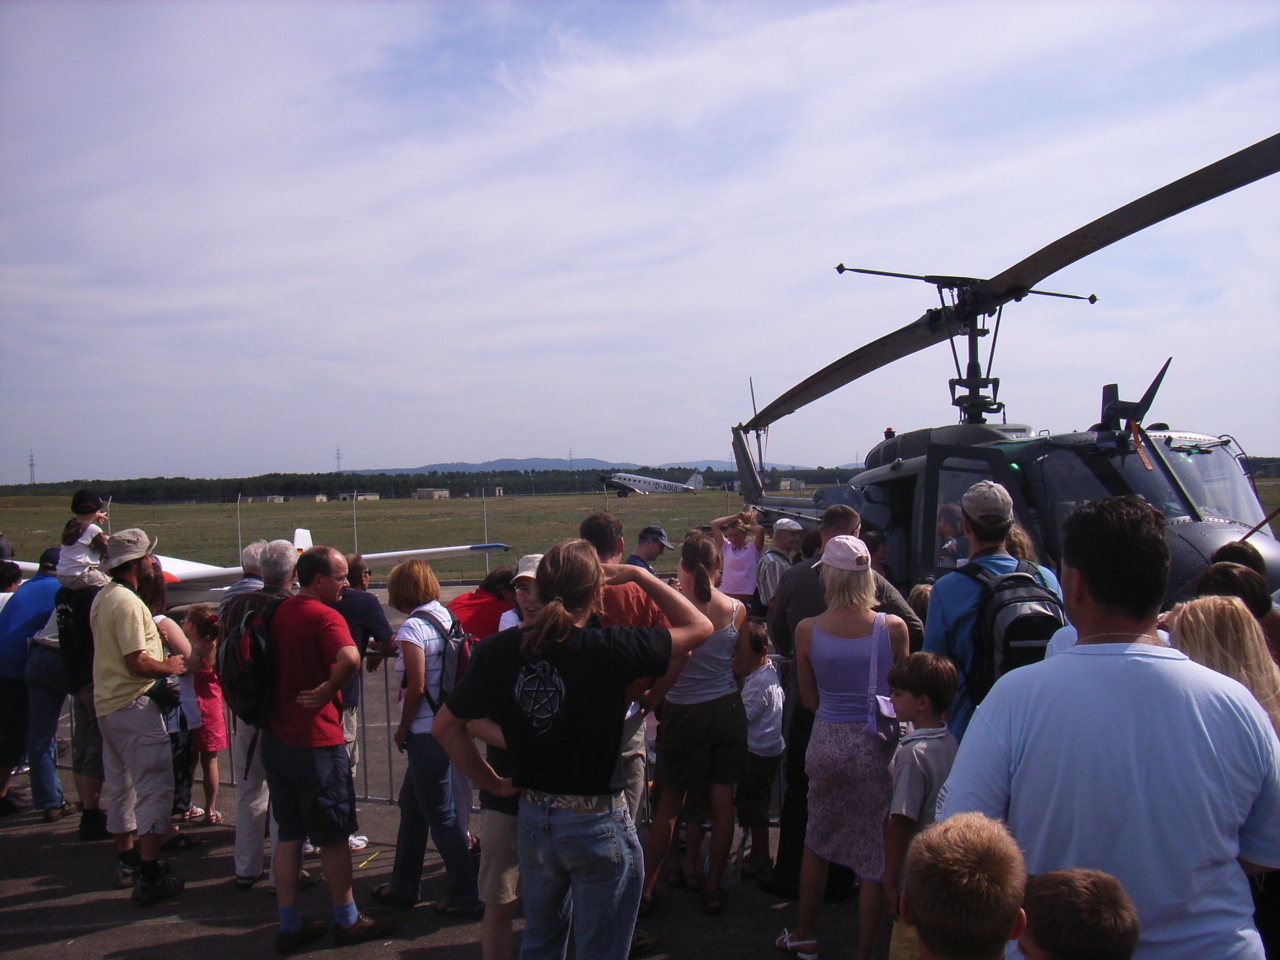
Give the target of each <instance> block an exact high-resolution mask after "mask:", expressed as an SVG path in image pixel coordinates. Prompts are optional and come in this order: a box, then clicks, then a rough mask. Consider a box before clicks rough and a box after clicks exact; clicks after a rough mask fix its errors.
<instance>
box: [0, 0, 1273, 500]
mask: <svg viewBox="0 0 1280 960" xmlns="http://www.w3.org/2000/svg"><path fill="white" fill-rule="evenodd" d="M1277 130H1280V5H1276V4H1272V3H1232V2H1215V3H1203V4H1174V3H1151V2H1141V3H1134V4H1125V3H1099V4H1089V3H1066V4H1038V3H1023V4H1012V3H993V4H981V3H959V2H948V3H938V4H923V3H922V4H913V3H851V4H850V3H839V4H827V3H786V4H783V3H768V4H756V3H728V2H719V3H708V2H703V3H666V4H664V3H641V2H625V3H624V2H619V3H600V4H588V3H574V4H552V3H540V2H539V3H533V2H528V3H461V2H457V3H446V2H436V3H357V4H343V3H268V2H253V3H240V4H238V3H222V2H220V3H196V2H190V3H178V2H166V3H129V2H110V3H108V2H98V3H60V2H43V0H42V2H38V3H21V2H8V3H5V4H3V5H0V404H2V405H3V409H4V411H5V413H6V416H5V418H4V419H5V426H4V429H3V430H2V431H0V482H9V483H14V482H23V481H25V480H26V478H27V456H28V451H29V450H34V453H35V459H36V465H37V475H38V477H39V478H40V479H46V480H54V479H66V478H72V477H91V478H111V477H132V476H154V475H188V476H237V475H246V474H257V473H262V472H267V471H301V472H311V471H323V470H329V469H332V467H333V462H334V460H333V454H334V449H335V447H338V446H341V448H342V453H343V464H344V466H345V467H347V468H366V467H378V466H409V465H414V464H420V463H428V462H437V461H453V460H471V461H478V460H486V459H491V458H496V457H504V456H508V457H525V456H567V454H568V451H569V450H570V449H572V450H573V451H574V455H575V456H577V457H598V458H602V459H613V460H626V461H632V462H641V463H643V462H651V463H657V462H665V461H670V460H678V459H697V458H726V457H727V456H728V443H729V427H730V426H731V425H732V424H733V423H737V422H739V421H741V420H744V419H747V418H748V417H749V416H750V414H751V399H750V393H749V389H748V377H753V378H754V381H755V389H756V396H757V398H758V400H759V402H760V403H761V404H764V403H766V402H768V400H770V399H772V398H773V397H775V396H776V395H778V394H779V393H781V392H782V391H783V390H785V389H787V388H788V387H790V386H791V385H792V384H793V383H795V382H797V381H799V380H801V379H803V378H804V377H806V376H808V375H809V374H811V373H812V372H814V371H815V370H817V369H818V368H820V367H822V366H824V365H825V364H827V363H829V362H830V361H831V360H833V359H835V358H836V357H838V356H840V355H842V354H844V353H846V352H848V351H849V350H852V349H854V348H855V347H857V346H859V345H861V344H863V343H865V342H867V341H869V340H872V339H874V338H876V337H878V336H880V335H881V334H883V333H886V332H888V331H889V330H891V329H894V328H896V327H898V326H901V325H903V324H905V323H907V322H908V321H910V320H913V319H914V318H916V317H917V316H919V315H920V313H921V312H923V310H924V309H926V308H927V307H930V306H932V305H934V304H935V303H936V294H935V293H934V292H933V291H932V290H931V289H930V288H928V287H927V286H925V285H923V284H914V283H911V282H909V281H898V280H888V279H882V278H872V277H859V276H856V275H850V274H846V275H844V276H838V275H837V274H836V273H835V271H834V270H833V269H832V267H833V266H834V265H835V264H836V263H837V262H841V261H843V262H844V263H847V264H850V265H858V266H866V267H872V268H877V269H887V270H896V271H902V272H907V273H950V274H961V275H969V276H977V277H985V276H991V275H993V274H995V273H997V272H999V271H1000V270H1002V269H1004V268H1005V267H1007V266H1009V265H1011V264H1012V263H1014V262H1016V261H1018V260H1020V259H1021V258H1022V257H1023V256H1025V255H1027V254H1029V253H1031V252H1032V251H1034V250H1036V249H1038V248H1039V247H1041V246H1043V245H1044V244H1046V243H1048V242H1050V241H1052V240H1054V239H1056V238H1057V237H1058V236H1060V235H1062V234H1064V233H1067V232H1069V231H1070V230H1073V229H1075V228H1076V227H1078V226H1080V225H1082V224H1084V223H1086V222H1088V221H1090V220H1092V219H1094V218H1095V217H1097V216H1100V215H1102V214H1103V213H1106V212H1108V211H1109V210H1111V209H1113V208H1115V207H1117V206H1120V205H1121V204H1123V203H1125V202H1127V201H1129V200H1131V199H1133V198H1135V197H1137V196H1139V195H1141V194H1143V193H1146V192H1148V191H1150V190H1152V189H1155V188H1157V187H1159V186H1161V185H1163V184H1165V183H1167V182H1169V181H1171V180H1174V179H1177V178H1178V177H1180V176H1183V175H1185V174H1187V173H1190V172H1191V171H1193V170H1195V169H1198V168H1200V167H1202V166H1204V165H1206V164H1208V163H1211V162H1213V161H1214V160H1216V159H1218V158H1220V157H1222V156H1225V155H1227V154H1229V153H1232V152H1234V151H1236V150H1239V149H1241V148H1243V147H1245V146H1248V145H1249V144H1252V143H1254V142H1256V141H1258V140H1261V139H1263V138H1264V137H1266V136H1269V135H1271V134H1273V133H1275V132H1276V131H1277ZM1277 262H1280V178H1276V177H1273V178H1271V179H1270V180H1267V181H1263V182H1261V183H1257V184H1253V185H1251V186H1248V187H1245V188H1244V189H1242V190H1239V191H1237V192H1236V193H1234V194H1231V195H1228V196H1226V197H1223V198H1220V199H1218V200H1216V201H1213V202H1212V203H1209V204H1207V205H1205V206H1202V207H1200V208H1198V209H1196V210H1193V211H1190V212H1188V213H1186V214H1183V215H1182V216H1180V217H1178V218H1176V219H1174V220H1171V221H1168V222H1166V223H1164V224H1161V225H1158V226H1157V227H1155V228H1152V229H1150V230H1147V231H1146V232H1144V233H1142V234H1140V235H1138V236H1135V237H1132V238H1130V239H1128V240H1126V241H1122V242H1121V243H1120V244H1117V245H1115V246H1113V247H1111V248H1109V249H1107V250H1105V251H1102V252H1101V253H1098V254H1095V255H1094V256H1092V257H1090V258H1087V259H1086V260H1083V261H1081V262H1079V263H1077V264H1075V265H1073V266H1071V267H1069V268H1067V269H1066V270H1064V271H1062V272H1061V273H1059V274H1057V275H1055V276H1054V277H1052V278H1050V279H1049V280H1046V281H1045V282H1044V283H1043V284H1042V286H1043V287H1045V288H1047V289H1051V290H1065V291H1070V292H1076V293H1085V294H1087V293H1096V294H1097V295H1098V296H1099V298H1100V300H1099V303H1098V304H1097V305H1095V306H1092V307H1090V306H1088V305H1083V304H1079V303H1074V302H1067V301H1056V300H1049V299H1047V298H1031V299H1029V300H1027V301H1024V302H1023V303H1022V304H1017V305H1011V307H1010V308H1009V309H1008V310H1007V311H1006V314H1005V324H1004V328H1003V329H1002V332H1001V337H1000V349H999V351H998V353H997V358H996V370H995V372H996V374H997V375H999V376H1001V377H1002V378H1003V384H1002V388H1001V399H1003V400H1005V401H1007V402H1008V404H1009V410H1010V414H1009V415H1010V419H1011V420H1018V421H1024V422H1028V423H1031V424H1032V425H1033V426H1034V427H1036V428H1047V429H1051V430H1054V431H1060V430H1068V429H1073V428H1084V427H1087V426H1088V425H1089V424H1090V423H1092V422H1093V421H1094V420H1095V419H1096V418H1097V410H1098V405H1099V399H1100V394H1101V386H1102V384H1104V383H1107V382H1113V381H1118V382H1119V383H1120V385H1121V394H1122V396H1126V397H1135V398H1136V397H1137V396H1138V395H1139V394H1140V393H1141V392H1142V390H1143V389H1144V388H1145V386H1146V384H1147V382H1148V381H1149V380H1150V379H1151V377H1152V376H1154V374H1155V372H1156V371H1157V370H1158V369H1159V366H1160V364H1161V363H1163V361H1164V359H1165V358H1166V357H1167V356H1170V355H1173V356H1174V358H1175V359H1174V363H1173V367H1172V368H1171V370H1170V373H1169V376H1168V377H1167V378H1166V381H1165V385H1164V388H1163V390H1162V393H1161V395H1160V397H1159V399H1158V400H1157V403H1156V405H1155V407H1154V408H1153V410H1152V413H1151V419H1160V420H1167V421H1169V422H1171V423H1173V424H1175V425H1176V426H1179V427H1182V428H1186V429H1193V430H1200V431H1204V432H1208V433H1213V434H1218V433H1231V434H1233V435H1235V436H1236V437H1238V438H1239V439H1240V440H1241V442H1242V443H1243V444H1244V445H1245V447H1246V448H1247V449H1248V450H1249V451H1250V452H1253V453H1256V454H1263V455H1277V454H1280V416H1277V415H1276V411H1277V410H1280V386H1278V385H1277V384H1280V369H1277V359H1280V323H1278V322H1277V321H1278V320H1280V271H1278V270H1277V269H1276V264H1277ZM951 375H952V372H951V357H950V352H949V351H948V350H947V349H946V348H945V347H935V348H933V349H932V350H929V351H926V352H924V353H921V354H918V355H916V356H914V357H912V358H909V359H907V360H904V361H901V362H899V363H897V364H894V365H892V366H890V367H887V368H885V369H883V370H881V371H878V372H877V373H875V374H872V375H870V376H868V377H866V378H864V379H863V380H862V381H859V382H858V383H855V384H853V385H851V386H849V387H846V388H844V389H843V390H841V391H839V392H837V393H836V394H833V395H831V396H829V397H827V398H826V399H824V400H821V401H819V402H817V403H814V404H812V405H811V406H810V407H808V408H806V409H804V410H802V411H800V412H799V413H796V414H794V415H792V416H790V417H787V418H785V419H784V420H782V421H780V422H779V423H778V424H777V425H775V427H774V428H773V430H772V432H771V435H770V440H769V448H768V457H769V459H770V460H777V461H781V462H794V463H806V464H813V465H816V464H836V463H846V462H849V461H851V460H854V459H858V458H860V457H861V456H862V455H863V454H865V452H866V450H867V449H868V448H869V447H870V446H871V445H872V444H873V443H874V442H875V441H876V440H877V439H878V438H879V436H880V434H881V432H882V430H883V428H884V427H885V426H889V425H892V426H894V427H896V428H897V429H898V430H906V429H911V428H914V427H918V426H927V425H932V424H938V423H945V422H950V421H951V420H952V419H953V413H952V410H951V408H950V406H949V404H948V394H947V388H946V379H947V377H948V376H951Z"/></svg>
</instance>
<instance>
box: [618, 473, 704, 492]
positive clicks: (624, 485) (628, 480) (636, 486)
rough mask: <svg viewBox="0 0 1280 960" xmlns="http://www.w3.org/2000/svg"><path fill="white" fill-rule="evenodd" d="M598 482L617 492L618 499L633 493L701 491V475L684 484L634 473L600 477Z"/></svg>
mask: <svg viewBox="0 0 1280 960" xmlns="http://www.w3.org/2000/svg"><path fill="white" fill-rule="evenodd" d="M600 482H601V483H603V484H604V485H605V487H606V488H607V489H609V490H617V491H618V496H620V497H625V496H629V495H630V494H633V493H697V492H698V491H699V490H701V489H702V474H700V473H695V474H694V475H693V476H691V477H690V478H689V480H688V481H687V482H686V483H676V482H675V481H673V480H657V479H655V478H653V477H641V476H637V475H636V474H634V473H611V474H609V476H607V477H601V478H600Z"/></svg>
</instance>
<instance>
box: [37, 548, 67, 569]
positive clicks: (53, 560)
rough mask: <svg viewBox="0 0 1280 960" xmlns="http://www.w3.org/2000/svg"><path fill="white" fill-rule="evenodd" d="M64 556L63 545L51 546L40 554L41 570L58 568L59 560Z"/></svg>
mask: <svg viewBox="0 0 1280 960" xmlns="http://www.w3.org/2000/svg"><path fill="white" fill-rule="evenodd" d="M61 557H62V548H61V547H50V548H49V549H48V550H46V551H45V552H44V553H42V554H40V569H41V570H57V569H58V560H59V559H60V558H61Z"/></svg>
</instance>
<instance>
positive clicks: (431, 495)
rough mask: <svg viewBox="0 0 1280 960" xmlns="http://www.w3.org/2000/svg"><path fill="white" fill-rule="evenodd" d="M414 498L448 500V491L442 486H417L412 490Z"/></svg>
mask: <svg viewBox="0 0 1280 960" xmlns="http://www.w3.org/2000/svg"><path fill="white" fill-rule="evenodd" d="M413 499H415V500H448V499H449V491H448V489H447V488H443V487H419V488H418V489H417V490H415V491H413Z"/></svg>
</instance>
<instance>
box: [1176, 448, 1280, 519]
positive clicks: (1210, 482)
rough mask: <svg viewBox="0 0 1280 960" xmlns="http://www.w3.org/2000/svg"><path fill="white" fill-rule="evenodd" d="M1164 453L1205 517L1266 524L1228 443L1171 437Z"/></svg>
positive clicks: (1260, 508)
mask: <svg viewBox="0 0 1280 960" xmlns="http://www.w3.org/2000/svg"><path fill="white" fill-rule="evenodd" d="M1152 439H1154V440H1157V441H1159V439H1160V438H1158V437H1153V438H1152ZM1161 452H1162V453H1163V454H1164V458H1165V459H1166V460H1167V461H1168V462H1169V465H1170V466H1171V467H1173V471H1174V473H1176V474H1177V475H1178V480H1179V481H1180V482H1181V483H1182V486H1183V488H1184V489H1185V490H1186V491H1187V493H1188V495H1190V497H1191V499H1192V500H1193V501H1195V505H1196V508H1197V509H1198V510H1199V511H1200V512H1201V513H1202V514H1204V515H1206V516H1211V517H1220V518H1222V519H1223V520H1236V521H1238V522H1240V523H1243V524H1245V525H1246V526H1250V527H1251V526H1253V525H1254V524H1257V523H1260V522H1262V517H1263V514H1262V507H1261V506H1260V505H1259V503H1258V498H1257V497H1256V496H1255V495H1254V492H1253V489H1252V488H1251V487H1250V486H1249V481H1248V479H1247V478H1246V477H1245V475H1244V473H1243V471H1242V470H1241V469H1240V464H1239V463H1238V462H1237V461H1236V458H1235V457H1234V456H1232V455H1231V451H1230V450H1229V449H1228V448H1227V441H1226V440H1220V439H1213V440H1209V439H1206V438H1202V437H1178V436H1169V437H1165V438H1164V440H1163V443H1162V444H1161Z"/></svg>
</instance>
